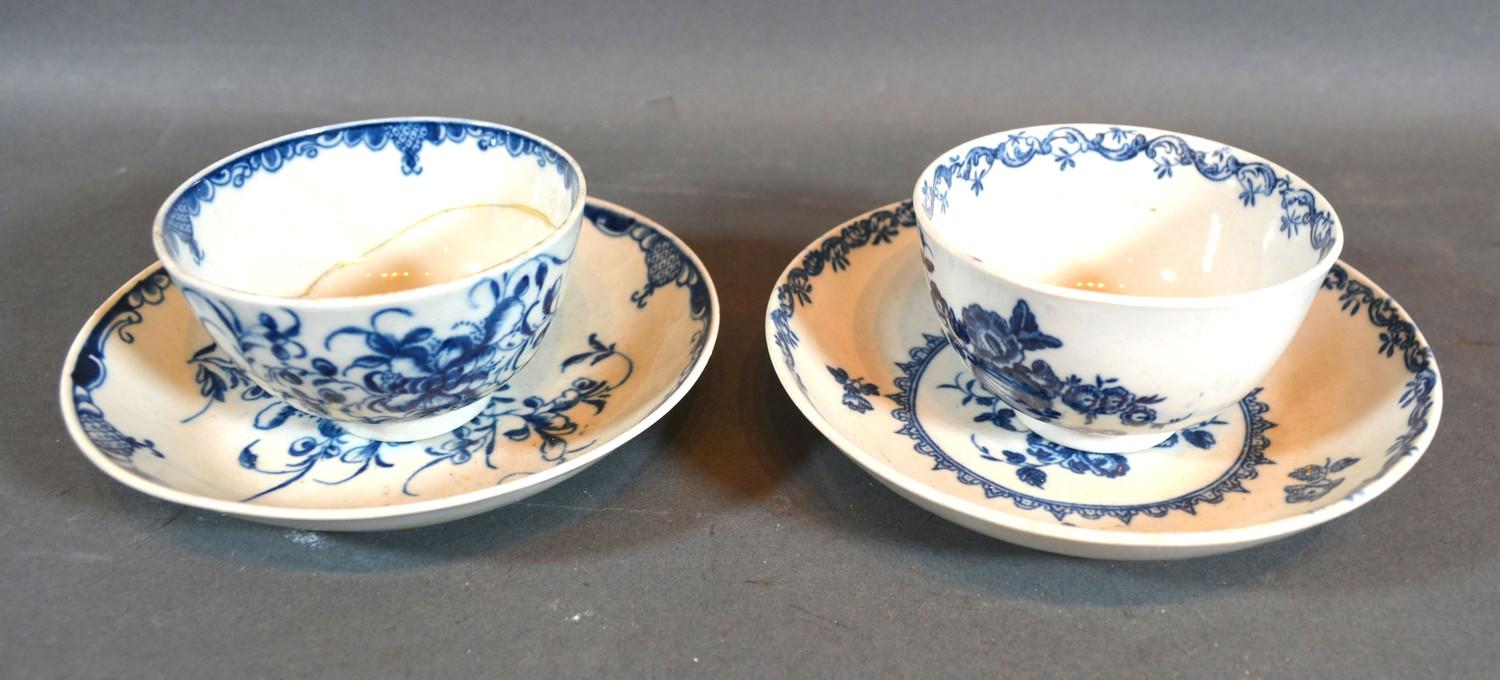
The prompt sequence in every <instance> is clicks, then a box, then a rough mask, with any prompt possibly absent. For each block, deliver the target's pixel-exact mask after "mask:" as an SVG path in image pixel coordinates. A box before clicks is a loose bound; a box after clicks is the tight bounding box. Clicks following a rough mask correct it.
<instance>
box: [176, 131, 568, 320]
mask: <svg viewBox="0 0 1500 680" xmlns="http://www.w3.org/2000/svg"><path fill="white" fill-rule="evenodd" d="M581 200H582V182H581V178H580V176H579V173H578V171H577V169H576V168H575V167H574V165H573V164H572V162H571V160H570V159H568V158H567V157H566V156H565V155H562V154H561V153H560V152H559V151H558V150H557V149H556V148H554V147H552V146H551V145H549V144H547V143H545V142H542V141H540V140H538V139H536V138H534V137H531V136H529V135H527V134H525V133H522V132H519V131H516V130H512V129H509V128H505V127H502V126H487V125H480V124H473V123H469V122H454V121H442V120H416V121H407V120H403V121H376V122H369V123H359V124H352V125H348V126H340V127H335V128H327V129H322V130H316V131H311V132H307V133H299V134H296V135H293V136H291V137H287V138H283V139H278V140H274V141H272V142H268V143H266V144H264V145H261V146H259V147H256V148H254V149H251V150H249V151H245V152H242V153H240V154H237V155H235V156H232V157H230V158H228V159H226V160H224V161H221V162H219V163H217V164H215V165H214V166H213V167H211V168H210V169H208V170H207V171H205V172H204V173H203V174H201V175H200V176H199V177H197V178H195V179H194V180H191V181H190V182H189V183H188V184H186V185H184V186H183V188H181V189H179V190H178V192H177V193H175V194H173V196H172V198H171V199H169V201H168V205H167V206H166V207H165V208H164V210H163V213H162V217H161V222H160V224H159V225H158V229H157V234H156V238H157V239H158V243H159V246H161V247H160V250H161V251H163V256H164V257H165V258H167V259H170V260H171V262H172V264H174V265H175V266H176V267H177V268H178V269H180V270H181V271H183V272H185V273H187V274H189V275H191V276H196V277H199V278H201V279H203V280H205V281H208V282H210V283H213V284H217V285H220V286H224V287H226V288H232V289H235V290H239V291H242V292H247V293H254V294H260V295H272V296H282V297H299V296H302V295H304V294H305V293H307V292H308V291H309V290H310V287H311V286H312V285H313V284H314V282H316V281H319V277H321V276H323V275H324V274H325V273H327V272H329V271H330V270H331V269H333V268H335V267H343V266H347V263H350V262H354V261H358V260H359V258H361V257H362V256H367V255H368V254H369V253H371V252H377V249H379V248H383V247H385V248H387V250H390V249H391V247H393V246H391V244H396V245H401V244H408V245H409V246H410V247H409V248H408V250H410V251H411V252H410V253H398V255H400V256H399V257H395V258H394V259H392V258H391V257H386V258H385V259H384V261H382V262H381V263H380V264H381V265H382V266H383V267H384V268H385V269H395V270H401V269H406V270H411V269H420V268H421V267H420V265H422V264H424V263H423V262H421V261H420V260H421V259H422V258H423V257H427V258H433V257H436V255H435V254H434V253H437V252H441V250H440V249H441V246H443V245H450V246H451V245H455V244H457V243H458V242H461V241H462V242H465V243H467V244H469V245H470V247H472V244H473V243H474V242H476V241H479V242H482V243H483V244H484V245H485V252H486V253H487V255H484V256H474V255H473V253H472V252H469V253H467V254H468V255H469V257H468V258H467V260H466V261H465V262H464V263H463V266H467V267H468V270H467V271H466V272H465V271H463V270H462V269H456V270H455V271H457V272H459V273H473V272H474V271H477V269H478V268H483V267H482V266H476V265H475V264H474V262H480V263H481V264H482V265H483V266H492V265H494V264H497V263H498V262H499V261H503V260H504V259H506V258H507V257H509V256H513V255H516V254H519V253H521V252H524V251H525V250H527V249H528V248H530V247H531V246H534V245H536V244H537V243H539V242H541V241H543V240H545V238H546V236H547V234H549V233H550V232H551V231H552V230H554V229H555V228H557V227H559V226H561V225H562V224H563V222H564V221H565V220H567V219H568V216H569V214H570V213H571V212H572V211H573V210H574V209H575V208H576V207H577V206H578V205H579V203H580V202H581ZM495 206H510V207H509V208H505V209H496V208H495ZM497 215H499V216H500V217H501V218H506V217H507V216H509V217H516V216H520V218H519V219H497V218H496V216H497ZM528 220H529V222H528ZM521 224H529V225H530V226H527V227H526V228H519V227H518V226H517V225H521ZM419 227H420V228H419ZM475 229H481V230H483V232H482V233H483V236H484V238H483V239H482V240H481V239H476V238H474V236H475V235H476V234H478V233H480V232H477V231H475ZM444 234H447V235H448V236H449V237H450V238H448V240H449V241H452V243H444V241H443V239H444V238H445V236H444ZM453 250H454V251H455V252H454V255H453V257H454V258H459V257H461V256H462V255H464V254H465V253H464V252H463V249H461V248H454V249H453ZM387 254H389V253H387ZM502 256H503V257H502ZM497 257H498V258H499V259H496V258H497ZM414 258H415V259H416V260H417V261H414V262H410V263H408V262H407V260H412V259H414ZM486 258H488V260H487V261H485V260H486ZM406 264H410V265H411V266H404V265H406ZM427 264H434V263H432V262H428V263H427ZM435 264H437V265H439V266H440V267H443V266H444V265H445V263H443V262H437V263H435ZM426 268H428V269H431V268H432V267H426ZM420 274H421V272H420V271H419V272H418V275H419V276H420ZM444 280H446V279H444ZM440 282H442V281H441V280H427V281H424V284H425V283H440Z"/></svg>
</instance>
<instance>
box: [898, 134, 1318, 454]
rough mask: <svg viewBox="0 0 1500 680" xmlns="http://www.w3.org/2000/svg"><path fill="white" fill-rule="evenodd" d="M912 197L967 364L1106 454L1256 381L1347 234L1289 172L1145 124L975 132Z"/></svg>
mask: <svg viewBox="0 0 1500 680" xmlns="http://www.w3.org/2000/svg"><path fill="white" fill-rule="evenodd" d="M913 198H914V204H915V205H916V213H917V221H918V226H919V230H920V234H921V237H922V239H921V247H922V256H923V261H924V266H925V269H926V271H927V280H928V284H929V288H930V293H931V297H932V301H933V305H934V308H935V309H936V311H937V314H938V317H939V318H940V320H941V322H942V326H943V329H944V333H945V334H946V335H947V336H948V338H949V340H950V341H951V342H952V344H953V347H954V348H955V349H956V350H957V353H958V354H959V356H960V357H961V359H962V360H963V362H964V363H965V364H966V365H967V366H968V368H969V369H970V370H971V371H972V372H973V373H974V375H975V377H976V378H978V379H979V380H980V381H981V382H982V383H983V384H984V385H985V387H987V388H989V389H990V390H991V391H992V392H994V393H995V394H996V395H998V396H999V397H1000V398H1001V399H1002V400H1003V401H1004V402H1005V403H1006V404H1007V405H1008V406H1010V407H1011V408H1013V409H1015V411H1016V413H1017V416H1018V417H1019V418H1020V419H1021V420H1022V422H1023V423H1024V424H1025V425H1026V426H1027V427H1028V428H1030V429H1031V430H1032V431H1034V432H1036V433H1037V434H1040V435H1042V436H1043V437H1046V438H1048V439H1051V440H1053V441H1055V442H1057V443H1060V444H1063V445H1065V446H1068V447H1072V448H1076V449H1081V450H1084V451H1092V452H1098V453H1126V452H1131V451H1138V450H1142V449H1147V448H1150V447H1152V446H1154V445H1156V444H1158V443H1160V442H1162V441H1164V440H1166V439H1167V438H1169V437H1171V436H1172V435H1173V434H1174V433H1176V432H1177V431H1179V430H1181V429H1183V428H1185V427H1189V426H1192V425H1194V424H1196V423H1199V422H1202V421H1204V420H1207V419H1209V418H1211V417H1213V416H1214V415H1215V414H1217V413H1219V412H1221V411H1224V410H1225V409H1227V408H1230V407H1232V406H1233V405H1234V404H1236V403H1237V402H1238V401H1239V400H1240V399H1241V398H1242V397H1244V396H1245V395H1246V393H1248V392H1250V391H1251V390H1252V389H1253V388H1254V387H1255V386H1256V385H1257V383H1258V381H1260V380H1261V378H1262V377H1263V376H1264V375H1265V374H1266V373H1267V372H1268V371H1269V370H1270V368H1271V367H1272V365H1273V364H1274V363H1275V362H1276V360H1277V358H1278V357H1280V356H1281V354H1282V352H1283V351H1284V350H1285V349H1286V347H1287V345H1288V343H1290V342H1291V340H1292V337H1293V335H1294V334H1295V333H1296V332H1297V329H1298V327H1299V326H1300V325H1301V323H1302V320H1303V318H1304V317H1305V315H1306V314H1307V310H1308V308H1309V306H1310V305H1311V304H1312V300H1313V297H1314V295H1315V294H1316V293H1317V291H1318V288H1319V286H1320V285H1321V284H1322V281H1323V278H1324V275H1325V274H1327V273H1328V271H1329V269H1330V268H1331V267H1332V266H1333V265H1334V263H1335V262H1336V261H1337V260H1338V256H1339V252H1340V250H1341V249H1342V247H1343V240H1344V238H1343V230H1342V227H1341V225H1340V223H1339V219H1338V216H1337V214H1336V213H1334V211H1333V208H1332V207H1331V206H1329V205H1328V202H1327V200H1325V199H1324V198H1323V196H1322V195H1321V194H1319V193H1318V192H1317V190H1315V189H1313V188H1312V187H1311V186H1310V185H1308V184H1307V183H1306V182H1305V181H1303V180H1302V179H1301V178H1299V177H1297V176H1296V175H1293V174H1291V173H1290V172H1288V171H1286V170H1285V169H1283V168H1282V167H1280V166H1278V165H1276V164H1274V163H1271V162H1269V161H1267V160H1265V159H1263V158H1261V157H1259V156H1256V155H1254V154H1251V153H1249V152H1246V151H1243V150H1240V149H1236V148H1233V147H1229V146H1226V145H1223V144H1220V143H1218V142H1213V141H1210V140H1207V139H1203V138H1201V137H1195V136H1192V135H1185V134H1180V133H1175V132H1169V131H1164V130H1154V129H1148V128H1128V127H1124V126H1115V125H1094V124H1076V125H1050V126H1041V127H1032V128H1023V129H1017V130H1011V131H1007V132H1001V133H997V134H993V135H988V136H985V137H980V138H978V139H975V140H972V141H969V142H965V143H963V144H961V145H959V146H957V147H955V148H954V149H952V150H950V151H949V152H947V153H944V154H943V155H942V156H940V157H939V158H938V159H937V160H935V161H933V162H932V163H931V164H930V165H929V166H928V167H927V169H926V170H925V171H924V172H923V173H922V175H921V176H920V178H919V179H918V180H917V183H916V187H915V189H914V195H913Z"/></svg>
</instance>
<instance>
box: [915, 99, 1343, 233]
mask: <svg viewBox="0 0 1500 680" xmlns="http://www.w3.org/2000/svg"><path fill="white" fill-rule="evenodd" d="M1088 154H1093V155H1095V156H1098V157H1100V158H1103V159H1105V160H1111V161H1117V162H1119V161H1128V160H1131V159H1134V158H1137V157H1144V158H1147V159H1149V160H1150V161H1151V162H1152V163H1153V166H1154V168H1155V171H1156V176H1157V178H1158V179H1165V178H1167V177H1170V176H1172V170H1173V168H1178V167H1184V166H1186V167H1191V168H1193V169H1194V170H1196V171H1197V172H1198V174H1199V175H1201V176H1202V177H1203V178H1204V179H1207V180H1209V181H1212V182H1225V181H1229V180H1233V181H1235V182H1237V183H1238V184H1239V185H1240V201H1241V202H1242V203H1243V204H1244V205H1246V206H1252V205H1255V201H1256V200H1257V197H1262V196H1263V197H1266V198H1272V197H1278V196H1279V197H1280V199H1281V210H1282V215H1281V231H1282V233H1284V234H1286V237H1287V238H1289V239H1290V238H1294V237H1296V236H1297V235H1298V234H1300V233H1301V231H1302V230H1303V228H1306V229H1307V233H1308V241H1309V243H1310V244H1311V245H1312V248H1313V249H1314V250H1316V251H1318V256H1319V257H1323V256H1325V255H1327V254H1328V252H1329V251H1330V250H1332V249H1333V246H1334V217H1333V212H1332V211H1330V210H1328V209H1327V208H1326V206H1325V207H1320V206H1319V204H1318V198H1317V195H1315V194H1314V193H1313V192H1312V190H1311V189H1309V188H1307V187H1303V186H1297V185H1296V184H1295V183H1293V181H1292V176H1291V175H1289V174H1281V173H1278V172H1276V169H1275V168H1274V167H1272V166H1271V165H1270V164H1269V163H1265V162H1262V161H1244V160H1241V159H1240V158H1239V157H1237V156H1235V154H1234V153H1233V152H1231V151H1230V149H1229V148H1228V147H1224V148H1220V149H1217V150H1213V151H1205V150H1202V149H1195V148H1193V146H1192V144H1189V143H1188V141H1187V140H1186V139H1183V138H1182V137H1179V136H1177V135H1173V134H1161V135H1156V136H1154V137H1148V136H1146V135H1145V134H1143V133H1141V132H1138V131H1135V130H1128V129H1123V128H1118V127H1111V128H1109V129H1108V130H1107V131H1106V132H1100V133H1098V134H1095V135H1092V136H1090V135H1089V134H1088V133H1085V132H1084V131H1082V130H1080V129H1078V128H1076V127H1072V126H1063V127H1058V128H1054V129H1052V130H1050V131H1047V132H1046V133H1043V134H1040V135H1037V134H1032V133H1031V132H1030V131H1027V130H1019V131H1016V132H1012V133H1010V134H1009V135H1007V137H1006V139H1005V141H1003V142H1001V143H999V144H996V145H994V146H986V145H983V144H979V145H976V146H973V147H970V148H969V149H968V151H966V152H964V153H962V154H954V155H953V156H951V157H949V159H948V161H947V162H945V163H942V164H940V165H938V166H937V167H935V168H933V170H932V176H931V178H924V179H923V181H922V211H923V213H925V214H926V215H927V216H929V217H931V216H932V215H933V214H934V212H940V211H946V210H947V209H948V195H949V193H950V191H951V190H952V188H953V185H954V184H955V183H956V182H958V181H960V180H961V181H964V182H967V183H968V185H969V189H970V190H971V191H973V192H974V195H976V196H977V195H979V194H980V193H983V192H984V179H985V177H986V176H988V175H989V173H990V171H991V170H993V169H994V168H995V166H996V165H1000V166H1004V167H1007V168H1019V167H1021V166H1024V165H1026V164H1028V163H1030V162H1031V161H1032V160H1033V159H1037V158H1043V157H1047V158H1051V159H1053V160H1054V161H1056V162H1057V169H1058V170H1059V171H1065V170H1067V169H1069V168H1072V167H1075V166H1076V165H1077V164H1078V159H1079V158H1081V157H1083V156H1086V155H1088Z"/></svg>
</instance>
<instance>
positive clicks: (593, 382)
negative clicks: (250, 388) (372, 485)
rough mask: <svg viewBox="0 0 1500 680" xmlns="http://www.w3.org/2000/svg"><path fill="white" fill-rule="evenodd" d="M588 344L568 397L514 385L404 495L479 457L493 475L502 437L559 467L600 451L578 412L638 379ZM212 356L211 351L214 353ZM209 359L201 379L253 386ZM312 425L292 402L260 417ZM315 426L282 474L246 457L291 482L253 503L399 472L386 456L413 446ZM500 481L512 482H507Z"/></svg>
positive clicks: (250, 455)
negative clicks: (514, 390) (311, 485)
mask: <svg viewBox="0 0 1500 680" xmlns="http://www.w3.org/2000/svg"><path fill="white" fill-rule="evenodd" d="M588 343H589V347H588V349H586V350H585V351H583V352H580V353H578V354H574V355H572V356H570V357H568V358H566V359H564V360H563V361H562V362H561V365H560V367H559V370H560V371H563V372H569V371H572V372H573V373H574V377H573V379H572V380H571V382H570V383H569V386H568V387H567V388H565V389H564V390H563V391H562V392H561V393H559V394H556V395H553V396H541V395H529V396H524V397H518V396H512V395H509V394H508V391H509V389H510V386H509V385H502V386H501V387H500V389H499V390H498V391H497V392H496V393H495V395H494V396H493V397H491V399H490V403H489V405H488V406H487V407H486V408H485V410H484V411H481V412H480V414H479V415H478V416H477V417H475V418H474V419H473V420H471V421H469V422H468V423H465V424H464V425H462V426H459V427H458V428H457V429H455V430H453V431H452V432H449V433H447V434H445V435H443V436H441V437H440V438H439V439H438V441H437V442H436V443H432V442H427V443H426V445H425V446H424V449H423V452H424V453H425V454H426V455H427V456H429V457H430V460H428V461H427V462H426V463H424V464H423V465H422V466H421V467H419V468H417V469H416V470H415V471H413V472H412V473H411V474H410V475H408V476H407V478H406V481H405V482H404V483H403V484H402V486H401V492H402V493H403V494H405V495H407V496H416V495H418V494H417V493H416V492H414V491H412V488H411V485H412V483H413V482H415V481H417V479H418V477H421V476H422V475H423V474H424V473H425V472H427V471H428V470H430V469H432V468H434V467H437V466H439V465H444V464H446V465H454V466H458V465H463V464H465V463H468V462H470V461H471V460H474V459H475V458H476V457H479V458H481V459H482V460H483V462H484V465H485V467H488V468H490V469H492V470H498V469H500V468H499V466H498V465H496V464H495V463H494V461H493V460H492V459H491V456H492V455H493V454H494V452H495V447H496V444H497V442H499V441H500V438H502V437H503V438H505V439H506V440H508V441H511V442H515V443H525V442H528V441H534V442H536V448H537V453H538V454H539V455H540V456H541V458H542V460H545V461H548V462H551V463H561V462H563V461H564V460H566V459H567V458H568V456H570V455H572V454H574V453H577V452H578V451H581V450H583V449H586V448H588V447H589V446H591V445H593V443H594V442H593V441H592V440H589V441H582V442H580V441H575V439H574V435H576V434H577V433H578V432H579V425H578V422H577V421H576V420H574V411H575V409H578V408H580V407H587V408H590V409H592V410H593V414H595V415H597V414H600V413H603V412H604V408H605V406H606V405H607V404H608V401H609V398H610V396H612V395H613V394H614V393H615V391H616V390H618V389H619V388H620V387H621V386H623V385H624V384H625V383H627V382H629V380H630V378H631V376H633V375H634V373H635V361H634V360H632V359H631V358H630V357H629V356H626V355H625V354H623V353H621V352H620V351H619V350H618V349H616V347H615V344H614V343H608V344H606V343H604V342H603V341H601V340H600V339H599V337H598V334H590V335H589V339H588ZM207 349H210V350H211V346H210V348H207ZM200 355H202V356H200ZM207 356H209V355H203V353H202V352H200V353H199V355H195V357H194V358H195V360H198V361H200V362H201V363H200V371H209V372H213V373H221V372H222V374H221V375H219V376H218V377H217V378H216V381H217V382H223V383H226V384H233V383H234V382H235V381H236V380H239V381H240V382H241V383H245V382H248V380H246V379H245V378H244V376H243V375H240V376H238V378H236V376H235V374H236V373H239V370H240V369H239V368H237V367H235V365H234V364H233V363H232V362H229V361H227V360H223V359H222V357H220V358H219V360H214V361H205V360H204V359H205V357H207ZM607 362H612V364H611V363H607ZM210 403H212V401H211V402H210ZM200 413H201V412H200ZM306 418H313V416H310V415H307V414H305V413H303V412H301V411H298V410H297V409H295V408H292V407H291V406H288V405H287V404H285V403H284V402H272V403H270V404H268V405H267V406H266V407H265V408H263V409H261V411H260V413H258V414H256V416H255V428H256V429H258V430H263V431H273V430H276V429H278V428H280V427H282V426H283V425H285V424H286V423H288V422H290V421H293V420H297V419H306ZM313 420H315V421H316V423H317V425H316V431H317V434H316V435H309V436H305V437H300V438H298V439H296V440H294V441H293V442H292V443H291V444H290V445H289V446H288V447H287V451H286V456H287V459H288V461H289V462H287V463H285V464H283V465H281V466H279V467H267V466H265V465H263V464H262V463H261V455H260V454H259V453H257V452H256V451H255V447H256V446H257V445H258V444H260V441H261V440H260V439H256V440H254V441H251V442H250V443H248V444H246V445H245V446H244V447H243V448H241V449H240V452H239V456H238V460H239V464H240V467H243V468H245V469H247V470H253V471H255V472H259V473H262V474H266V475H272V476H280V477H284V479H282V481H280V482H277V483H276V484H273V485H271V486H269V487H266V488H265V489H263V490H261V491H259V492H257V493H255V494H253V495H251V496H249V497H248V498H246V499H245V500H246V501H252V500H255V499H257V498H261V497H264V496H266V495H269V494H272V493H275V492H277V491H280V490H282V489H285V488H287V487H289V486H292V485H294V484H297V483H298V482H300V481H302V480H303V479H304V478H308V477H309V475H311V474H312V473H313V472H314V471H315V470H320V469H325V468H326V469H332V470H334V471H335V474H334V475H333V476H331V477H326V478H316V477H314V479H315V480H316V481H317V482H318V483H320V484H325V485H337V484H342V483H344V482H347V481H349V480H351V479H354V478H356V477H359V476H360V475H362V474H364V473H365V472H366V471H367V470H369V469H371V468H372V467H374V468H390V467H394V463H392V462H391V460H390V459H387V458H386V457H385V456H387V455H391V454H392V449H395V448H397V447H403V446H406V445H407V444H406V443H405V442H398V443H390V442H381V441H374V440H367V439H361V438H359V437H355V436H353V435H350V434H349V433H348V432H347V431H345V430H344V428H342V427H340V426H339V424H338V423H336V422H334V421H332V420H327V419H324V418H313ZM402 453H403V454H405V452H402ZM320 466H321V467H320ZM500 481H502V482H503V481H505V478H502V479H501V480H500Z"/></svg>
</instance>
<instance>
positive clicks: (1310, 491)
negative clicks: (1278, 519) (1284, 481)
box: [1283, 458, 1359, 503]
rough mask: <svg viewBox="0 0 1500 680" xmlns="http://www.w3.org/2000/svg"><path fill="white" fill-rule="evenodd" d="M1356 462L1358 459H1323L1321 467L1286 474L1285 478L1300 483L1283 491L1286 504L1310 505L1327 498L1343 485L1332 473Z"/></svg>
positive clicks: (1306, 468) (1311, 467) (1309, 467)
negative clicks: (1329, 493) (1331, 492)
mask: <svg viewBox="0 0 1500 680" xmlns="http://www.w3.org/2000/svg"><path fill="white" fill-rule="evenodd" d="M1358 462H1359V459H1358V458H1340V459H1338V460H1333V459H1331V458H1325V459H1323V464H1322V465H1316V464H1313V465H1304V466H1302V467H1299V468H1297V469H1295V470H1292V471H1291V472H1288V473H1287V475H1286V476H1288V477H1291V478H1292V479H1295V480H1297V481H1299V482H1302V483H1301V484H1291V485H1288V486H1287V487H1286V488H1285V489H1283V491H1285V492H1286V502H1288V503H1311V502H1313V501H1315V500H1318V499H1319V498H1322V497H1324V496H1327V495H1328V492H1330V491H1333V490H1334V488H1335V487H1337V486H1338V485H1340V484H1343V483H1344V480H1343V479H1341V478H1340V479H1334V477H1333V475H1334V473H1337V472H1342V471H1344V470H1345V469H1346V468H1348V467H1349V466H1351V465H1354V464H1355V463H1358Z"/></svg>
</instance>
